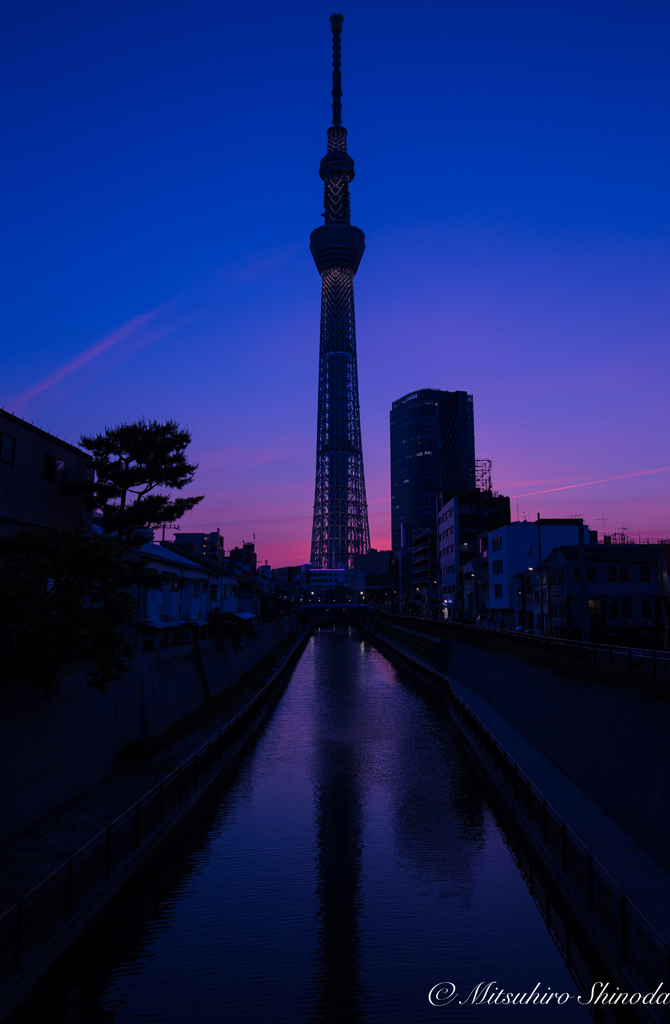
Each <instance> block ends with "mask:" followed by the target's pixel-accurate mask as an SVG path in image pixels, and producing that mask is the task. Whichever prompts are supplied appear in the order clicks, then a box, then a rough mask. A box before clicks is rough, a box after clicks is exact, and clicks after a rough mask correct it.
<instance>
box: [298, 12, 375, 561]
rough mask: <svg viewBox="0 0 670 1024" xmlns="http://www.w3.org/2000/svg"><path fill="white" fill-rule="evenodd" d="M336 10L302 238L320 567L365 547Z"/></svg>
mask: <svg viewBox="0 0 670 1024" xmlns="http://www.w3.org/2000/svg"><path fill="white" fill-rule="evenodd" d="M342 21H343V18H342V15H341V14H332V15H331V17H330V24H331V28H332V32H333V92H332V96H333V123H332V125H331V126H330V128H329V129H328V152H327V153H326V155H325V156H324V158H323V160H322V161H321V164H320V167H319V174H320V175H321V178H322V179H323V181H324V212H323V215H322V216H323V217H324V223H323V225H322V226H321V227H318V228H317V229H316V230H315V231H312V234H311V235H310V238H309V243H310V249H311V251H312V256H313V257H314V262H315V263H316V269H317V270H318V271H319V274H320V275H321V344H320V349H319V412H318V419H317V436H316V487H315V494H314V524H313V528H312V553H311V561H312V564H313V565H314V566H316V567H318V568H322V569H337V568H340V567H343V566H344V567H347V568H348V567H351V566H353V558H354V555H358V554H365V552H366V551H368V549H369V547H370V529H369V526H368V506H367V502H366V499H365V476H364V473H363V448H362V445H361V416H360V408H359V402H358V368H357V365H356V322H355V318H354V274H355V273H356V271H357V270H358V265H359V263H360V262H361V257H362V255H363V250H364V249H365V235H364V234H363V232H362V231H361V229H360V228H356V227H354V226H353V225H352V224H351V223H350V217H351V214H350V205H349V182H350V181H352V180H353V177H354V161H353V160H352V159H351V157H350V156H349V154H348V153H347V130H346V128H344V127H343V126H342V78H341V74H340V33H341V32H342Z"/></svg>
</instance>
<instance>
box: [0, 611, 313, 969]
mask: <svg viewBox="0 0 670 1024" xmlns="http://www.w3.org/2000/svg"><path fill="white" fill-rule="evenodd" d="M310 632H311V630H308V631H307V632H306V633H305V635H304V636H303V637H301V638H300V640H299V641H298V643H297V644H296V646H295V647H294V648H293V650H292V651H290V652H289V654H288V657H287V658H286V660H285V662H284V663H283V665H281V666H280V668H279V669H278V670H277V671H276V672H275V673H274V675H273V676H272V677H271V679H269V680H268V682H267V683H266V684H265V686H263V688H262V689H261V690H259V691H258V693H257V694H256V695H255V697H253V698H252V700H250V701H249V703H248V704H247V705H245V707H244V708H243V709H242V710H241V711H240V712H238V714H237V715H235V717H234V718H231V720H230V721H229V722H227V723H226V725H225V726H224V727H223V728H222V729H219V731H218V732H217V733H216V735H215V736H214V737H210V739H209V740H208V741H207V743H204V744H202V746H200V747H199V748H198V749H197V750H196V751H195V752H194V753H193V754H191V755H190V757H188V758H187V759H186V760H185V761H183V762H182V763H181V764H180V765H179V766H178V767H177V768H175V769H174V770H173V771H171V772H170V773H169V775H166V777H165V778H164V779H162V780H161V782H159V783H158V785H157V786H154V788H153V789H151V790H149V792H148V793H145V794H144V796H143V797H141V798H140V800H138V801H137V803H135V804H133V806H132V807H129V808H128V809H127V810H126V811H124V812H123V813H122V814H120V815H119V816H118V818H115V820H114V821H112V822H111V824H109V825H108V826H107V828H105V829H103V831H102V832H99V833H98V835H97V836H94V838H93V839H91V840H90V841H89V842H88V843H86V845H85V846H82V847H81V848H80V849H79V850H77V852H76V853H74V854H73V855H72V857H70V859H69V860H68V861H67V862H66V863H64V864H61V866H60V867H59V868H57V869H56V870H55V871H53V872H52V873H51V874H50V875H49V876H48V877H47V878H45V879H43V880H42V881H41V882H40V883H39V884H38V885H37V886H35V887H34V888H33V889H32V890H31V891H30V892H29V893H28V894H27V895H26V896H24V897H23V899H21V900H20V901H19V902H18V903H16V904H15V905H14V906H13V907H10V908H9V909H8V910H6V911H5V913H3V914H2V915H0V979H2V978H4V977H6V976H7V975H9V974H12V973H16V972H18V971H19V970H20V969H21V965H22V963H23V961H24V959H25V957H26V955H27V954H28V953H29V952H30V951H31V950H33V949H34V948H35V947H36V946H38V945H39V944H40V943H41V942H43V941H44V940H45V939H46V938H47V936H48V935H49V934H50V933H51V932H52V931H53V930H54V929H55V928H56V927H58V925H60V924H62V923H63V921H65V920H67V919H68V918H70V917H71V916H72V914H73V911H74V910H75V909H76V908H77V906H78V905H79V904H80V903H81V902H82V900H83V899H84V898H85V897H86V896H87V895H88V894H89V893H90V891H91V890H92V889H93V888H94V887H95V886H96V885H98V884H99V883H100V882H102V881H103V880H104V879H107V878H111V875H112V870H113V868H115V867H116V866H117V865H118V864H119V862H120V861H122V860H123V859H124V857H126V855H127V854H128V853H129V852H130V851H131V850H135V849H139V848H140V846H141V845H142V840H143V839H144V838H145V837H146V836H147V834H148V833H149V832H151V830H152V829H154V828H155V827H156V826H157V825H161V824H162V823H163V820H164V815H165V813H166V811H168V810H169V809H170V808H171V807H174V806H175V804H178V803H180V802H181V801H182V799H183V797H184V795H185V794H186V793H187V792H188V791H189V790H190V789H193V787H194V786H196V785H197V783H198V781H199V780H200V779H201V778H202V776H203V775H204V774H206V773H207V772H208V771H209V770H210V768H211V767H212V765H213V764H214V763H215V762H216V761H217V760H219V759H220V758H221V756H222V755H223V753H224V752H225V750H226V749H227V748H228V747H229V746H230V745H231V743H232V742H233V741H234V740H235V739H236V738H237V737H238V736H239V735H240V733H241V732H242V731H243V729H244V727H245V725H246V724H247V723H248V720H249V719H250V718H251V717H252V715H253V713H254V711H255V709H256V706H257V704H258V703H259V701H260V700H261V699H262V698H263V696H264V694H266V692H267V691H268V690H269V689H270V688H271V687H273V686H274V685H276V683H277V682H278V681H279V680H280V679H281V677H282V676H283V675H284V674H285V673H286V672H287V671H289V669H290V668H291V666H292V664H293V662H294V661H295V658H296V656H297V655H298V654H300V653H301V651H302V648H303V646H304V644H305V643H306V642H307V640H308V639H309V636H310Z"/></svg>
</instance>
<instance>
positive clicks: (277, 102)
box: [0, 0, 670, 565]
mask: <svg viewBox="0 0 670 1024" xmlns="http://www.w3.org/2000/svg"><path fill="white" fill-rule="evenodd" d="M332 9H333V5H332V4H330V3H329V4H328V5H325V4H322V3H321V2H320V0H319V2H317V3H316V4H307V3H306V2H298V3H296V4H294V5H292V6H291V7H290V8H289V9H288V10H279V9H277V8H275V7H274V6H273V5H270V4H268V3H265V2H262V3H260V4H259V5H257V6H256V7H254V8H253V9H245V8H236V9H231V10H226V11H225V12H223V11H219V10H217V9H215V8H214V7H212V6H211V5H209V4H206V3H202V2H198V3H196V4H190V5H188V6H187V5H186V4H183V3H174V2H173V3H170V4H169V5H163V4H158V3H157V2H155V0H149V2H148V3H147V4H144V5H142V8H141V9H138V8H136V7H135V6H134V5H130V4H128V3H125V4H124V3H122V4H120V5H117V6H116V7H115V8H114V9H113V10H111V9H110V10H107V9H102V8H91V7H90V6H89V5H85V4H84V3H83V2H79V0H75V2H73V3H71V4H68V5H67V6H61V5H56V6H55V7H54V6H49V5H45V4H44V3H36V2H31V0H26V3H24V4H22V5H20V6H19V7H16V8H14V9H12V10H11V11H8V12H7V13H6V17H5V22H4V32H3V38H2V41H0V47H2V49H3V51H4V52H3V61H2V62H1V64H0V66H1V70H0V83H2V88H3V92H4V97H5V102H4V104H3V109H4V114H3V120H4V124H3V128H4V135H5V139H6V140H7V158H6V160H5V162H4V164H3V168H2V171H1V173H2V179H3V180H2V186H3V195H4V196H5V197H6V198H5V211H4V223H3V228H4V235H5V239H6V241H5V247H4V249H3V255H2V257H1V258H2V261H3V263H2V275H1V279H2V288H3V296H2V303H1V304H0V308H1V310H2V312H1V313H0V317H1V320H0V331H1V332H2V337H3V346H2V352H3V381H2V387H1V389H0V405H3V406H4V407H5V408H6V409H8V410H9V411H10V412H11V411H14V412H16V413H17V414H19V415H21V416H24V417H25V418H26V419H27V420H28V421H33V422H35V423H37V424H39V425H41V426H43V427H44V428H45V429H46V430H48V431H49V432H52V433H54V434H57V435H59V436H60V437H63V438H65V439H66V440H67V441H69V442H71V443H75V444H76V443H77V439H78V437H79V435H80V434H82V433H91V432H97V431H99V430H102V429H103V428H104V426H105V425H112V424H115V423H118V422H120V421H121V420H126V421H130V420H134V419H136V418H138V417H139V416H141V415H145V416H147V417H151V418H157V419H167V418H168V417H174V418H175V419H176V420H177V421H178V422H179V423H180V424H182V425H183V426H187V427H189V428H190V429H191V430H192V432H193V444H192V447H191V453H192V455H193V457H194V459H195V460H196V461H199V462H200V469H199V471H198V473H197V476H196V486H195V490H194V493H204V494H206V499H205V501H204V502H203V504H202V506H200V507H199V508H198V509H197V510H195V511H194V512H193V514H192V515H191V516H190V517H187V518H186V519H185V521H184V523H183V527H184V529H185V530H191V529H192V530H211V529H214V530H215V529H216V527H217V525H218V526H220V528H221V532H222V533H223V534H224V536H225V541H226V546H227V547H232V546H235V545H239V544H241V542H242V540H243V539H244V540H249V539H251V535H252V533H254V532H255V533H256V535H257V551H258V556H259V559H260V560H261V561H264V560H265V559H266V558H267V559H268V561H270V562H271V564H273V565H285V564H298V563H300V562H304V561H307V560H308V559H309V547H310V535H311V522H312V504H313V472H314V424H315V421H316V389H315V387H314V381H315V380H316V375H317V366H318V352H317V351H316V346H315V336H316V334H317V332H318V324H319V298H318V294H315V291H314V269H313V265H312V262H311V257H310V255H309V253H308V252H306V247H305V242H304V239H305V237H306V236H307V235H308V234H309V231H310V230H311V228H312V227H313V226H314V221H313V214H314V209H315V204H318V201H319V198H320V196H319V184H318V182H315V180H314V166H315V162H317V163H318V160H319V158H320V157H321V155H322V153H321V145H322V142H321V141H320V140H322V137H323V136H322V132H323V96H324V92H325V94H326V95H327V93H328V92H329V89H330V85H329V56H330V46H329V40H328V38H327V32H326V33H324V24H325V25H326V26H327V24H328V16H329V15H330V14H331V13H332ZM341 10H342V13H343V14H344V16H345V23H346V31H347V47H346V49H345V53H344V58H343V71H344V82H345V104H346V102H347V96H353V95H355V96H356V103H355V105H354V104H351V105H350V106H347V107H346V110H347V127H348V129H349V131H350V133H351V134H352V136H354V135H355V138H356V161H357V171H358V173H357V177H356V218H355V219H356V221H360V223H363V224H364V225H365V231H366V235H367V238H368V253H367V255H366V259H365V261H364V262H363V264H362V266H361V271H360V274H359V278H360V280H359V281H358V282H357V283H358V292H357V321H358V323H357V329H358V364H359V383H360V395H361V418H362V424H361V426H362V435H363V441H364V450H365V463H366V465H365V470H366V484H367V493H368V503H369V514H370V529H371V543H372V546H373V547H376V548H388V547H390V483H389V436H388V409H389V408H390V405H391V403H392V402H393V401H394V400H396V399H397V398H398V397H400V396H401V395H404V394H407V393H408V392H410V391H411V390H415V389H420V388H426V387H428V388H439V389H443V390H464V391H467V392H468V393H471V394H473V395H474V401H475V406H476V409H477V450H476V454H477V457H482V456H484V457H488V458H491V459H492V462H493V486H494V488H495V489H496V490H497V491H500V492H502V493H504V494H509V495H510V496H511V498H512V518H515V517H516V515H517V501H516V495H519V496H520V497H519V508H518V514H519V516H520V517H521V518H523V517H524V515H525V516H526V517H527V518H535V517H536V515H537V514H538V512H539V513H541V514H542V515H543V516H555V517H566V516H570V515H575V516H580V517H583V518H584V520H585V521H587V522H588V523H589V525H590V526H591V527H592V528H596V529H598V531H599V533H600V534H601V535H602V533H603V532H607V533H612V532H616V531H619V530H620V529H621V525H622V524H624V523H625V524H626V525H627V527H628V528H629V530H630V533H631V535H632V536H633V537H635V538H637V533H638V529H639V531H640V535H641V537H642V538H645V537H646V536H650V537H659V536H670V508H669V507H668V505H669V502H668V496H669V494H670V472H669V471H668V470H667V469H666V468H665V467H666V464H667V462H668V461H669V460H668V457H667V454H666V437H667V412H666V407H667V400H666V397H665V391H666V388H665V381H666V379H667V377H668V369H669V367H668V362H669V360H670V356H669V354H668V346H667V336H668V326H669V325H668V320H669V313H668V285H667V281H668V276H669V275H668V272H669V271H670V245H669V235H670V230H669V229H670V197H669V196H668V191H667V166H668V155H669V154H668V149H669V147H670V141H669V140H668V133H667V109H668V100H669V98H670V97H669V95H668V94H669V93H670V82H669V76H668V69H667V58H666V53H667V43H668V38H669V37H670V10H668V8H667V5H664V4H662V3H656V2H649V3H642V4H639V3H633V2H632V0H630V2H629V0H625V2H623V3H622V4H619V5H617V6H616V8H612V6H611V5H609V4H606V3H604V2H587V3H585V4H584V3H577V2H568V0H566V2H565V3H562V4H561V5H560V7H554V6H544V5H537V6H531V5H528V4H527V3H525V2H512V3H511V4H509V5H506V6H505V8H504V9H503V8H501V7H500V6H499V5H498V4H496V3H494V2H493V0H490V2H474V3H472V4H469V5H466V6H457V5H452V6H449V5H442V4H436V3H432V2H430V3H429V2H419V3H418V4H416V5H414V6H413V7H412V8H411V10H409V9H406V8H405V7H401V6H400V5H391V6H389V5H388V4H384V5H382V4H381V3H379V2H371V0H368V2H366V0H362V2H361V3H360V4H358V5H356V7H355V8H351V9H347V8H346V7H345V8H341ZM349 111H350V113H349ZM288 125H290V126H291V127H290V131H288V129H287V126H288ZM400 155H401V156H402V159H400V160H399V159H398V157H399V156H400ZM391 156H392V157H393V159H392V160H390V157H391ZM589 481H608V482H604V483H589ZM582 484H588V485H587V486H573V485H582ZM567 487H570V488H571V489H569V490H566V489H564V490H561V488H567Z"/></svg>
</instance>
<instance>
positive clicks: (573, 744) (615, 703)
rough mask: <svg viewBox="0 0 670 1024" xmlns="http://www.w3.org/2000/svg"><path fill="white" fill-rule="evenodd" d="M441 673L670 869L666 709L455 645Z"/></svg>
mask: <svg viewBox="0 0 670 1024" xmlns="http://www.w3.org/2000/svg"><path fill="white" fill-rule="evenodd" d="M443 671H444V669H443ZM446 671H447V672H448V674H449V675H450V676H452V677H453V678H454V679H455V680H457V681H458V682H461V683H464V684H465V685H466V686H470V687H471V688H472V689H473V690H476V691H477V693H480V694H481V695H482V697H485V698H486V700H488V701H489V703H490V704H492V705H493V706H494V708H496V710H498V711H499V712H500V713H501V714H502V715H504V716H505V718H506V719H507V720H508V721H509V722H511V723H512V725H514V726H516V728H517V729H519V730H520V732H522V733H523V734H524V736H526V738H527V739H529V740H530V741H531V743H534V744H535V746H536V747H538V748H539V749H540V750H541V751H542V752H543V753H544V754H545V755H546V756H547V757H549V758H551V760H552V761H553V762H554V764H555V765H557V766H558V767H559V768H560V769H561V770H562V771H563V772H565V774H566V775H567V776H568V777H569V778H571V779H572V781H573V782H575V783H576V784H577V785H578V786H579V787H580V789H583V790H584V792H585V793H587V794H588V796H590V797H591V799H592V800H595V802H596V803H597V804H599V806H600V807H602V808H603V810H604V811H606V812H607V814H609V815H610V817H611V818H613V819H614V821H616V822H617V824H618V825H620V826H621V828H623V829H625V831H626V832H628V834H629V835H630V836H632V838H633V839H635V841H636V842H638V843H639V844H640V846H642V847H644V849H645V850H647V851H648V852H649V853H650V854H651V855H652V856H653V857H655V858H656V860H657V861H658V862H659V863H660V864H662V865H663V867H665V868H667V869H668V870H670V744H669V743H668V735H669V732H670V704H668V703H666V702H665V701H660V700H657V699H655V698H652V697H641V696H637V695H635V694H634V693H633V692H632V691H630V690H624V689H622V690H619V691H617V690H614V689H613V688H611V687H608V686H605V685H603V684H602V683H592V684H590V683H587V682H582V681H578V680H574V679H567V678H563V677H561V676H559V675H554V674H553V673H552V672H549V671H547V670H545V669H541V668H535V667H533V666H532V665H529V664H528V663H527V662H525V661H524V660H523V659H522V658H514V657H508V656H503V655H499V654H494V653H492V652H490V651H486V650H483V649H482V648H479V647H475V646H470V645H469V644H466V643H462V642H459V641H451V642H450V650H449V658H448V668H447V669H446ZM522 767H523V766H522Z"/></svg>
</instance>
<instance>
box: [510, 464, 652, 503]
mask: <svg viewBox="0 0 670 1024" xmlns="http://www.w3.org/2000/svg"><path fill="white" fill-rule="evenodd" d="M668 470H670V466H660V467H659V468H658V469H641V470H639V472H637V473H623V474H622V475H621V476H606V477H604V478H603V479H602V480H586V481H585V483H583V484H565V486H564V487H547V489H546V490H544V491H527V492H526V493H525V494H511V495H510V498H529V497H530V496H531V495H533V494H550V493H551V492H552V491H569V490H571V489H572V488H573V487H590V486H591V485H592V484H608V483H610V481H612V480H628V479H630V477H632V476H648V475H649V474H650V473H667V472H668Z"/></svg>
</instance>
